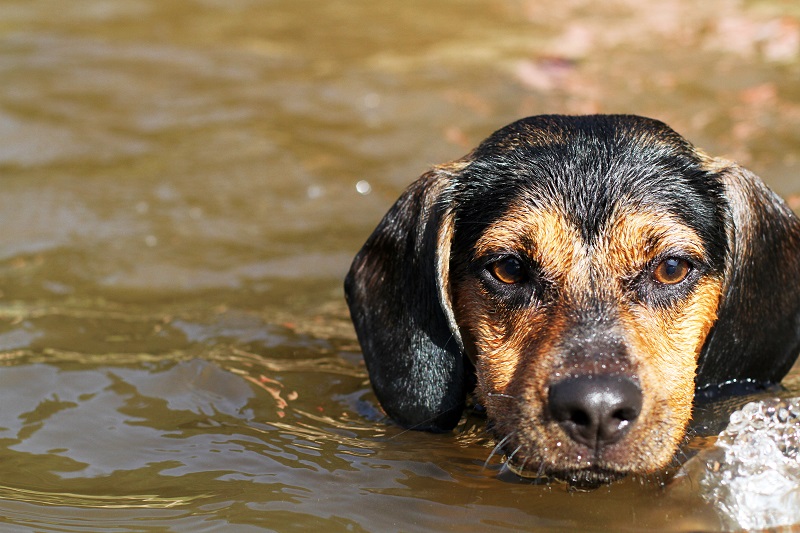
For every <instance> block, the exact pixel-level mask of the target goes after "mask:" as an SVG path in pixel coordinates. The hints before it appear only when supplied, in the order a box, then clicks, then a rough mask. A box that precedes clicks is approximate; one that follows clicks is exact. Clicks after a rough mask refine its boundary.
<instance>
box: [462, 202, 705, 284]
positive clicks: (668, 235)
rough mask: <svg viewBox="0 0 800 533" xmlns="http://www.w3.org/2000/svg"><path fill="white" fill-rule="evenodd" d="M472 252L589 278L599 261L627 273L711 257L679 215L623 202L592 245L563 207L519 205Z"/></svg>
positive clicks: (701, 241) (602, 265)
mask: <svg viewBox="0 0 800 533" xmlns="http://www.w3.org/2000/svg"><path fill="white" fill-rule="evenodd" d="M472 250H473V254H474V255H475V256H477V257H483V256H491V255H496V254H502V253H508V252H510V251H513V252H518V253H522V254H525V255H529V256H530V257H532V259H533V260H534V261H536V262H537V263H538V264H539V265H541V267H543V268H544V269H545V270H546V271H549V272H557V271H561V272H565V271H569V270H572V269H579V270H581V269H582V270H585V271H586V272H585V273H587V274H588V270H589V269H591V268H592V263H594V262H599V263H601V265H600V266H601V267H603V268H607V267H608V266H609V265H614V266H615V267H616V268H619V269H620V270H623V271H624V270H625V269H626V268H641V267H642V266H644V264H645V263H647V262H648V261H650V260H651V259H653V258H654V257H657V256H659V255H663V254H665V253H670V252H671V253H675V252H676V251H678V250H680V251H681V252H682V253H684V254H689V255H691V256H692V257H696V258H698V259H703V260H705V258H706V255H707V250H706V247H705V244H704V243H703V240H702V238H701V237H700V235H698V233H697V232H696V231H695V230H694V229H693V228H692V227H690V226H689V225H688V224H685V223H684V222H682V221H681V220H680V219H679V218H678V217H676V216H674V215H672V214H670V213H664V212H659V211H652V210H649V209H647V208H642V207H641V206H639V205H636V204H634V203H624V202H623V203H618V204H617V207H616V209H615V210H614V213H613V214H612V215H611V216H610V217H609V219H608V221H607V224H606V226H605V227H604V228H602V237H600V238H596V239H594V240H593V241H591V242H589V241H587V240H586V239H584V238H583V236H582V235H581V231H580V228H579V227H578V225H577V224H576V223H575V221H574V220H572V219H571V217H569V216H568V215H566V214H565V213H563V211H562V210H561V208H560V207H559V206H558V205H554V204H551V205H547V206H534V205H532V204H530V203H524V202H519V203H515V204H512V205H511V207H510V208H509V209H508V211H507V212H506V213H505V215H503V216H501V217H500V218H498V219H497V220H495V221H494V222H493V223H491V224H490V225H489V226H487V227H486V229H485V230H484V231H483V233H482V234H481V235H480V236H479V237H478V239H477V240H476V242H475V244H474V246H473V247H472Z"/></svg>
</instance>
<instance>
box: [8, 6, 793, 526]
mask: <svg viewBox="0 0 800 533" xmlns="http://www.w3.org/2000/svg"><path fill="white" fill-rule="evenodd" d="M792 9H793V8H791V7H790V6H788V5H784V4H782V3H779V2H770V1H768V0H765V1H762V2H758V3H753V4H752V5H750V4H748V6H741V5H739V4H736V3H730V2H725V1H724V0H714V1H711V2H706V3H703V5H702V6H698V5H696V3H693V2H689V1H688V0H669V1H666V2H660V3H659V4H658V6H656V5H655V4H652V5H643V4H641V3H639V2H628V1H625V0H620V1H615V2H609V3H606V4H603V5H595V4H592V3H588V2H583V1H580V0H574V1H573V0H569V1H566V2H564V1H559V2H552V1H527V0H481V1H475V2H466V3H465V2H461V1H457V0H444V1H442V2H436V3H430V2H415V1H412V2H398V1H395V0H390V1H385V2H365V1H356V2H348V3H346V4H342V3H319V2H314V3H311V2H307V1H305V0H302V1H293V2H288V1H284V0H277V1H272V2H267V1H265V0H264V1H262V0H235V1H227V2H221V1H216V0H196V1H192V2H186V1H172V0H167V1H159V2H156V1H155V0H135V1H129V2H112V1H107V0H85V1H83V2H76V3H63V2H62V3H55V2H52V1H51V0H26V1H24V2H23V1H9V2H4V3H3V4H2V5H0V50H1V51H2V53H0V73H1V74H2V79H3V83H2V85H0V173H1V174H2V191H1V192H0V227H2V228H3V233H2V239H0V365H2V366H0V384H1V385H2V386H1V387H0V402H2V405H3V409H2V410H1V411H0V442H1V443H2V446H0V479H1V480H2V482H0V516H2V519H0V520H2V523H3V524H4V525H7V527H8V528H10V529H14V530H26V529H27V530H30V531H34V530H35V531H100V530H102V531H109V530H144V529H148V528H149V529H153V530H166V529H169V530H172V531H197V530H200V529H206V530H215V529H221V530H222V529H224V530H235V531H240V530H241V531H249V530H263V529H269V530H294V529H302V530H309V529H311V528H323V529H324V530H326V531H328V530H333V531H338V530H349V531H394V530H403V531H409V530H414V531H424V530H430V531H433V530H436V531H440V530H448V531H474V530H475V529H477V528H480V529H482V530H487V531H500V530H526V529H527V530H534V529H536V530H539V529H560V528H577V529H585V528H587V527H592V528H599V529H617V528H620V527H625V528H634V529H643V528H660V529H698V528H701V529H702V528H706V529H714V528H718V527H720V523H719V519H718V518H717V517H716V515H714V513H713V512H712V511H711V510H710V509H709V508H708V507H707V506H706V505H705V503H703V502H702V500H701V499H699V498H693V495H691V494H689V495H688V496H687V495H671V494H669V493H667V492H665V491H664V490H663V488H662V487H661V486H660V483H659V481H660V480H659V479H657V477H655V476H654V477H653V479H643V480H626V481H624V482H622V483H619V484H617V485H614V486H613V487H611V488H601V489H599V490H597V491H594V492H591V493H568V492H567V491H566V489H565V488H564V487H562V486H560V485H557V484H555V485H534V484H531V483H530V482H527V481H524V480H520V479H517V478H516V477H514V476H513V475H510V474H509V473H508V472H507V471H506V470H505V469H504V468H503V466H502V464H501V461H500V458H498V457H492V458H491V459H490V460H488V461H487V459H488V458H489V457H490V454H491V450H492V446H493V443H492V441H491V439H490V438H489V437H488V436H487V435H486V433H485V431H484V421H483V420H482V419H481V417H480V416H479V415H478V414H472V415H470V417H468V418H467V419H466V420H465V421H464V422H463V424H462V426H461V427H460V428H459V431H458V432H456V434H454V435H430V434H420V433H415V432H407V431H402V430H401V429H399V428H397V427H394V426H392V425H391V424H389V423H387V422H386V421H385V420H384V419H383V417H382V415H381V413H380V411H379V409H378V407H377V404H376V402H375V398H374V396H373V395H372V393H371V391H370V389H369V384H368V382H367V378H366V373H365V371H364V368H363V363H362V361H361V357H360V352H359V348H358V345H357V343H356V341H355V336H354V333H353V330H352V327H351V325H350V323H349V320H348V317H347V313H346V309H345V306H344V303H343V301H342V291H341V280H342V278H343V276H344V272H345V270H346V268H347V266H348V264H349V261H350V259H351V257H352V256H353V254H354V252H355V251H356V250H357V249H358V248H359V247H360V245H361V243H362V242H363V241H364V239H365V238H366V236H367V234H368V233H369V232H370V231H371V229H372V228H373V227H374V225H375V223H376V222H377V220H378V219H379V218H380V216H381V215H382V214H383V213H384V211H385V210H386V208H387V207H388V206H389V205H390V204H391V202H392V201H393V200H394V199H395V198H396V197H397V195H398V194H399V192H400V190H401V189H402V188H403V187H404V186H405V185H406V184H408V183H409V182H411V181H412V180H413V179H414V178H415V177H416V176H417V175H419V174H420V173H421V172H422V171H423V170H424V169H425V168H426V167H427V166H429V165H430V164H433V163H437V162H443V161H446V160H449V159H453V158H455V157H458V156H460V155H462V154H463V153H464V152H465V151H466V150H467V149H469V148H470V147H471V146H474V145H475V144H476V143H477V141H479V140H480V139H482V138H483V137H484V136H485V135H486V134H488V133H489V132H491V131H493V130H494V129H496V128H497V127H499V126H502V125H504V124H506V123H508V122H510V121H511V120H514V119H516V118H519V117H521V116H524V115H529V114H534V113H543V112H567V113H584V112H594V111H601V112H619V111H623V112H635V113H638V114H644V115H650V116H654V117H657V118H661V119H663V120H665V121H666V122H668V123H670V124H671V125H673V126H675V127H676V129H678V130H679V131H680V132H682V133H684V134H685V135H686V136H687V137H688V138H690V139H692V140H694V141H696V142H697V143H698V144H700V145H702V146H704V147H706V148H707V149H708V150H709V151H711V152H713V153H722V154H729V155H732V156H735V157H737V158H739V159H741V160H742V161H743V162H744V163H746V164H747V165H749V166H751V167H752V168H753V169H754V170H755V171H757V172H758V173H759V174H761V175H762V176H764V178H765V179H766V180H767V182H768V183H770V184H771V185H772V186H773V187H774V188H776V189H777V190H778V191H779V192H781V193H782V194H784V195H786V196H789V197H790V200H791V201H792V202H795V205H796V203H797V198H798V197H797V196H796V194H797V193H800V182H799V181H798V180H797V178H796V174H797V168H798V163H797V154H798V153H800V139H798V132H800V90H798V87H800V85H798V83H797V81H798V79H797V78H798V75H799V74H800V68H798V67H799V63H798V56H799V54H800V22H799V20H800V19H798V16H799V15H800V13H798V12H796V10H794V11H792ZM732 36H735V38H732ZM798 374H800V373H795V374H794V375H793V376H792V378H791V379H793V380H795V381H797V380H798V377H797V376H798Z"/></svg>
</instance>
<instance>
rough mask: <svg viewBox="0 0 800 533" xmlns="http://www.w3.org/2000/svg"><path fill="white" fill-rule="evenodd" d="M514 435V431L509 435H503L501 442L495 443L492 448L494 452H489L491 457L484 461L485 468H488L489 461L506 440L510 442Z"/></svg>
mask: <svg viewBox="0 0 800 533" xmlns="http://www.w3.org/2000/svg"><path fill="white" fill-rule="evenodd" d="M513 436H514V433H509V434H508V435H506V436H505V437H503V439H502V440H501V441H500V442H498V443H497V444H495V445H494V448H492V452H491V453H490V454H489V457H487V458H486V461H484V462H483V468H484V469H486V468H487V467H488V466H489V461H491V459H492V457H494V456H495V454H496V453H497V452H499V451H500V450H501V449H502V447H503V445H504V444H505V443H506V442H508V440H509V439H510V438H511V437H513Z"/></svg>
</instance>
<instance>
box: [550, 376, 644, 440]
mask: <svg viewBox="0 0 800 533" xmlns="http://www.w3.org/2000/svg"><path fill="white" fill-rule="evenodd" d="M548 408H549V410H550V414H551V415H552V417H553V418H554V419H555V421H556V422H558V424H559V425H560V426H561V427H562V428H563V429H564V431H566V433H567V435H569V437H570V438H571V439H572V440H574V441H576V442H579V443H581V444H584V445H586V446H588V447H589V448H590V449H592V450H599V449H600V448H602V447H604V446H607V445H609V444H613V443H615V442H617V441H618V440H619V439H621V438H622V437H623V436H624V435H625V433H627V432H628V430H629V429H630V428H631V426H632V425H633V424H634V422H635V421H636V418H637V417H638V416H639V413H640V412H641V410H642V391H641V389H640V388H639V386H638V385H637V384H636V383H634V382H633V381H631V380H630V379H629V378H626V377H620V376H596V375H595V376H580V377H576V378H568V379H565V380H563V381H560V382H558V383H556V384H554V385H552V386H551V387H550V392H549V394H548Z"/></svg>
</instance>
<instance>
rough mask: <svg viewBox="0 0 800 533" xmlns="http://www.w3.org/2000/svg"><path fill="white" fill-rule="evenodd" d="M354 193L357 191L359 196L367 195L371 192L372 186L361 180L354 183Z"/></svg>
mask: <svg viewBox="0 0 800 533" xmlns="http://www.w3.org/2000/svg"><path fill="white" fill-rule="evenodd" d="M356 191H358V193H359V194H364V195H367V194H369V193H370V192H372V185H370V184H369V182H368V181H366V180H361V181H359V182H358V183H356Z"/></svg>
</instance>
